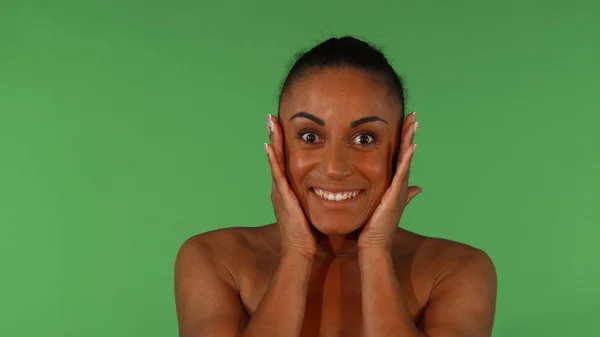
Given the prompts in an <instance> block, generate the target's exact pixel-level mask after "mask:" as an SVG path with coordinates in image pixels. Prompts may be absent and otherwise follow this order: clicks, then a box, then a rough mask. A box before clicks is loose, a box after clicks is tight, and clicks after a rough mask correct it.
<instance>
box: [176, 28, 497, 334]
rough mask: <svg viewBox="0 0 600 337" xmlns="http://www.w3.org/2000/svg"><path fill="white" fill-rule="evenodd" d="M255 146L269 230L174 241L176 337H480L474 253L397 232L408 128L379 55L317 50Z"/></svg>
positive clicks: (481, 297) (406, 193) (488, 285)
mask: <svg viewBox="0 0 600 337" xmlns="http://www.w3.org/2000/svg"><path fill="white" fill-rule="evenodd" d="M267 125H268V131H269V134H270V143H269V144H265V149H266V152H267V158H268V161H269V164H270V167H271V172H272V177H273V188H272V194H271V196H272V201H273V208H274V211H275V215H276V219H277V222H276V223H275V224H270V225H266V226H262V227H257V228H227V229H220V230H215V231H211V232H208V233H204V234H201V235H197V236H195V237H192V238H190V239H188V240H187V241H186V242H185V243H184V244H183V246H182V248H181V250H180V252H179V254H178V257H177V262H176V267H175V283H176V285H175V288H176V303H177V314H178V320H179V330H180V336H182V337H208V336H211V337H212V336H218V337H234V336H247V337H250V336H260V337H270V336H273V337H275V336H276V337H288V336H289V337H298V336H310V337H315V336H326V337H331V336H348V337H352V336H369V337H384V336H402V337H413V336H414V337H416V336H420V337H422V336H437V337H459V336H460V337H484V336H490V335H491V330H492V324H493V319H494V314H495V302H496V273H495V269H494V266H493V264H492V262H491V260H490V259H489V257H488V256H487V255H486V254H485V253H484V252H482V251H481V250H479V249H476V248H473V247H470V246H467V245H464V244H460V243H456V242H452V241H448V240H442V239H436V238H429V237H424V236H421V235H417V234H415V233H412V232H409V231H407V230H404V229H401V228H399V227H398V222H399V221H400V218H401V215H402V213H403V211H404V208H405V206H406V205H407V204H408V202H409V201H410V200H411V199H412V198H413V197H414V196H415V195H417V194H418V193H419V192H420V191H421V189H420V188H419V187H415V186H413V187H409V186H408V183H407V181H408V175H409V167H410V161H411V158H412V156H413V153H414V151H415V148H416V145H415V144H413V142H412V140H413V137H414V135H415V131H416V129H417V119H416V115H415V114H414V113H413V114H409V115H408V116H407V117H406V118H405V117H404V89H403V87H402V82H401V80H400V79H399V77H398V75H397V74H396V72H395V71H394V70H393V68H392V67H391V66H390V65H389V64H388V61H387V60H386V58H385V57H384V55H383V54H382V53H381V52H379V51H378V50H377V49H375V48H373V47H372V46H370V45H369V44H367V43H365V42H363V41H360V40H358V39H355V38H352V37H344V38H339V39H336V38H333V39H330V40H327V41H325V42H323V43H321V44H319V45H317V46H316V47H314V48H313V49H311V50H310V51H308V52H307V53H305V54H304V55H302V56H301V57H300V58H299V59H298V60H297V62H296V63H295V65H294V66H293V67H292V69H291V70H290V73H289V74H288V76H287V78H286V80H285V82H284V85H283V88H282V90H281V95H280V100H279V117H278V118H275V117H273V116H270V115H269V116H268V122H267Z"/></svg>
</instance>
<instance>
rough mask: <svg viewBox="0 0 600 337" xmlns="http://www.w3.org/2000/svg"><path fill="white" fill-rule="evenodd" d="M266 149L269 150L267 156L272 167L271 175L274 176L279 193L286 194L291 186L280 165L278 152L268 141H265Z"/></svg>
mask: <svg viewBox="0 0 600 337" xmlns="http://www.w3.org/2000/svg"><path fill="white" fill-rule="evenodd" d="M265 151H267V158H268V159H269V166H270V167H271V177H272V178H273V183H274V185H275V188H276V189H277V191H278V192H279V193H282V194H285V193H287V192H288V190H289V186H288V184H287V179H286V178H285V174H284V173H283V170H282V168H281V166H280V165H279V159H278V158H277V154H276V153H275V150H274V149H273V146H271V145H270V144H267V143H265Z"/></svg>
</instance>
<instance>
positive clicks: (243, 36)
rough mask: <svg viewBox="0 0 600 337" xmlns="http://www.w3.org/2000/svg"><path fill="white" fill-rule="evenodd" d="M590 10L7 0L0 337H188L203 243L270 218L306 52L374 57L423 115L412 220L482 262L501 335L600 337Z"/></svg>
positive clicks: (597, 32) (412, 225) (1, 77)
mask: <svg viewBox="0 0 600 337" xmlns="http://www.w3.org/2000/svg"><path fill="white" fill-rule="evenodd" d="M599 15H600V3H599V2H597V1H587V2H585V1H576V0H573V1H519V0H510V1H496V2H484V1H465V0H461V1H456V0H455V1H441V0H439V1H433V0H425V1H388V2H383V1H377V2H372V3H368V2H367V1H360V2H359V1H354V2H348V1H326V2H321V1H316V0H310V1H308V0H307V1H301V2H299V1H295V2H286V1H275V0H270V1H260V2H258V3H253V2H251V1H236V2H219V1H210V2H209V1H183V0H173V1H170V2H168V1H141V0H140V1H123V0H112V1H102V2H100V1H94V2H92V1H65V0H57V1H37V2H35V1H24V0H21V1H16V0H15V1H6V0H4V1H0V224H1V232H0V258H1V259H2V261H1V265H2V267H1V269H0V270H1V273H0V335H1V336H7V337H9V336H10V337H21V336H49V337H55V336H56V337H58V336H61V337H62V336H65V337H67V336H68V337H70V336H73V337H74V336H86V337H94V336H102V337H104V336H111V337H119V336H128V337H129V336H148V337H152V336H156V337H158V336H175V335H177V331H176V316H175V307H174V299H173V281H172V279H173V277H172V275H173V262H174V258H175V254H176V252H177V250H178V248H179V246H180V245H181V243H182V242H183V241H184V240H185V239H186V238H188V237H189V236H191V235H194V234H196V233H199V232H204V231H207V230H211V229H215V228H220V227H229V226H256V225H262V224H266V223H268V222H271V221H272V220H273V215H272V210H271V205H270V198H269V190H270V180H269V170H268V166H267V161H266V156H265V153H264V150H263V146H262V143H263V142H265V141H266V139H267V137H266V128H265V122H266V115H267V113H276V97H277V90H278V88H279V84H280V83H281V81H282V79H283V77H284V74H285V70H286V69H287V67H288V65H289V64H290V61H291V59H292V57H293V55H294V54H295V53H296V52H297V51H298V50H300V49H303V48H307V47H310V46H311V45H312V44H313V43H315V42H317V41H319V40H321V39H324V38H327V37H329V36H332V35H343V34H354V35H356V36H358V37H362V38H365V39H368V40H369V41H372V42H373V43H375V44H377V45H379V46H381V47H382V48H383V50H384V51H385V52H386V54H387V55H388V56H389V59H390V61H391V62H392V63H393V65H394V66H395V67H396V69H397V70H398V72H399V73H400V74H401V75H402V76H404V78H405V81H406V85H407V89H408V110H409V111H413V110H415V111H417V112H418V116H419V122H420V127H419V135H418V136H417V139H416V141H417V143H418V144H419V151H418V152H417V154H416V155H415V159H414V164H413V169H412V178H413V181H412V182H413V183H415V184H419V185H420V186H422V187H423V189H424V190H423V193H422V194H421V195H419V196H418V197H417V198H416V199H415V200H414V202H413V204H412V205H411V206H410V207H409V209H408V210H407V213H406V215H405V217H404V219H403V221H402V223H401V225H402V226H404V227H405V228H408V229H410V230H413V231H416V232H418V233H421V234H425V235H431V236H437V237H444V238H448V239H452V240H458V241H461V242H466V243H468V244H471V245H474V246H476V247H479V248H482V249H484V250H485V251H487V252H488V253H489V254H490V256H491V257H492V258H493V260H494V261H495V264H496V267H497V270H498V275H499V290H498V312H497V318H496V324H495V332H494V336H496V337H502V336H528V337H530V336H545V337H559V336H560V337H563V336H577V335H586V336H592V335H595V334H596V333H598V327H597V324H595V320H596V319H597V316H598V314H600V309H598V301H599V300H600V291H599V290H598V285H599V281H598V280H599V277H600V263H599V262H598V257H600V249H599V247H598V246H599V244H598V243H597V239H598V235H599V234H600V231H599V230H598V227H597V225H598V223H599V219H600V216H599V212H598V206H597V202H598V187H599V178H598V174H599V173H600V165H599V163H600V160H599V157H600V156H599V153H600V151H599V150H598V145H600V141H599V138H600V137H599V132H598V123H599V122H600V117H599V114H598V112H599V111H600V95H599V94H598V91H599V89H600V85H599V84H598V78H599V77H600V61H599V60H600V43H599V42H598V41H599V38H598V36H600V20H599V19H598V17H599Z"/></svg>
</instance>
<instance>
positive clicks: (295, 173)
mask: <svg viewBox="0 0 600 337" xmlns="http://www.w3.org/2000/svg"><path fill="white" fill-rule="evenodd" d="M315 163H316V157H315V156H314V155H310V154H308V153H306V152H304V151H301V150H298V149H294V148H291V149H288V151H287V156H286V165H285V166H286V174H287V178H288V180H289V182H290V184H291V185H292V188H293V190H294V191H295V192H296V194H298V193H300V192H301V187H302V182H303V180H304V178H305V177H306V176H307V175H308V173H309V172H310V170H311V168H312V167H313V166H314V165H315Z"/></svg>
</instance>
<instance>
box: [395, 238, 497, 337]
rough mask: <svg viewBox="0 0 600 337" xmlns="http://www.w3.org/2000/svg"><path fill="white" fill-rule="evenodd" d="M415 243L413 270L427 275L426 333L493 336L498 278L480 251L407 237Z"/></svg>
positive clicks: (457, 244)
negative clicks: (424, 272) (428, 282)
mask: <svg viewBox="0 0 600 337" xmlns="http://www.w3.org/2000/svg"><path fill="white" fill-rule="evenodd" d="M404 236H405V237H406V238H407V239H406V240H407V242H413V243H414V244H413V247H414V250H413V253H414V255H413V263H414V266H413V269H414V268H416V269H418V270H419V271H426V272H427V274H428V276H429V279H430V285H429V289H430V290H429V293H430V295H429V299H428V304H427V308H426V310H425V312H424V315H423V320H422V325H423V326H422V328H423V329H424V330H423V331H425V332H427V333H428V334H430V335H438V334H439V335H444V336H446V335H447V336H490V335H491V331H492V326H493V321H494V316H495V310H496V292H497V274H496V268H495V266H494V263H493V261H492V259H491V258H490V256H489V255H488V254H487V253H486V252H485V251H483V250H482V249H480V248H477V247H474V246H471V245H468V244H465V243H460V242H456V241H452V240H447V239H441V238H432V237H424V236H420V235H417V234H414V233H410V232H408V233H406V234H405V235H404Z"/></svg>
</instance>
